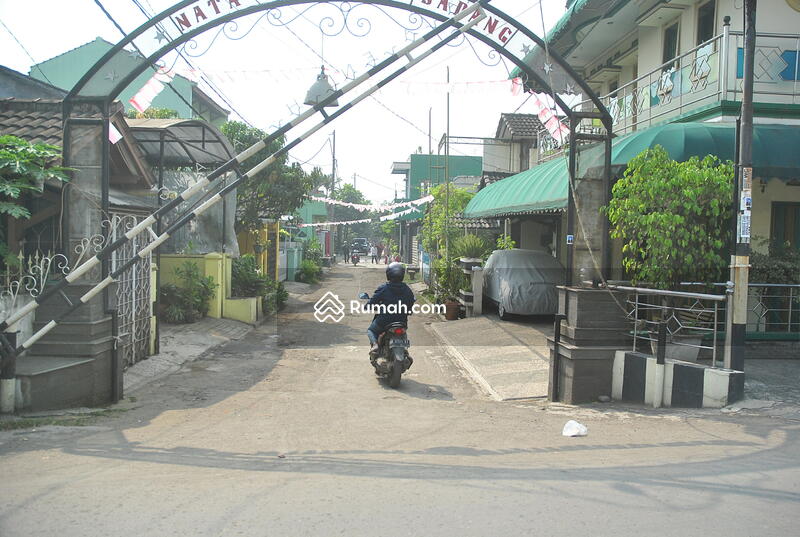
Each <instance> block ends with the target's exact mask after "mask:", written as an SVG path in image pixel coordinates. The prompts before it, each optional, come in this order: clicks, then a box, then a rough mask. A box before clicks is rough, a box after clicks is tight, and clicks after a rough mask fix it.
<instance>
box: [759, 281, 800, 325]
mask: <svg viewBox="0 0 800 537" xmlns="http://www.w3.org/2000/svg"><path fill="white" fill-rule="evenodd" d="M747 309H748V314H747V331H748V332H773V333H775V332H777V333H780V332H787V333H794V332H800V285H783V284H769V283H751V284H750V286H749V288H748V293H747Z"/></svg>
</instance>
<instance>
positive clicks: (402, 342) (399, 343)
mask: <svg viewBox="0 0 800 537" xmlns="http://www.w3.org/2000/svg"><path fill="white" fill-rule="evenodd" d="M389 346H390V347H404V348H406V349H407V348H408V347H410V346H411V343H410V342H409V341H408V340H407V339H393V340H392V341H391V342H389Z"/></svg>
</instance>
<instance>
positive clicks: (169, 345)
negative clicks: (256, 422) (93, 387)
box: [123, 317, 253, 394]
mask: <svg viewBox="0 0 800 537" xmlns="http://www.w3.org/2000/svg"><path fill="white" fill-rule="evenodd" d="M252 329H253V327H252V326H251V325H249V324H245V323H241V322H239V321H232V320H230V319H214V318H211V317H205V318H204V319H201V320H199V321H197V322H196V323H190V324H162V325H161V334H160V336H161V348H160V351H161V352H159V353H158V354H155V355H153V356H151V357H149V358H148V359H147V360H142V361H141V362H137V363H135V364H134V365H132V366H131V367H129V368H128V369H127V370H126V371H125V373H123V386H124V389H125V393H126V394H128V393H130V392H132V391H135V390H136V389H137V388H140V387H142V386H144V385H145V384H147V383H148V382H150V381H152V380H155V379H157V378H160V377H163V376H165V375H168V374H170V373H174V372H175V371H177V370H178V369H180V367H181V365H183V364H184V363H185V362H188V361H191V360H194V359H196V358H198V357H199V356H200V355H202V354H203V353H204V352H206V351H208V350H209V349H213V348H214V347H217V346H219V345H222V344H223V343H227V342H228V341H231V340H232V339H241V338H243V337H244V336H245V335H246V334H248V333H249V332H250V331H251V330H252Z"/></svg>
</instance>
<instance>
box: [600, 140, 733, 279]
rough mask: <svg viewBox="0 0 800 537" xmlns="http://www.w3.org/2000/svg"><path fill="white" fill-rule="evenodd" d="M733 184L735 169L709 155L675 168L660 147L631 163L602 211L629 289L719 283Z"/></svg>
mask: <svg viewBox="0 0 800 537" xmlns="http://www.w3.org/2000/svg"><path fill="white" fill-rule="evenodd" d="M732 185H733V165H732V164H731V163H729V162H728V163H722V162H720V161H719V159H717V158H716V157H714V156H712V155H708V156H706V157H704V158H703V159H699V158H697V157H692V158H690V159H689V160H688V161H686V162H676V161H674V160H671V159H670V158H669V155H668V153H667V152H666V150H665V149H664V148H663V147H661V146H659V145H657V146H655V147H654V148H652V149H647V150H645V151H643V152H642V153H640V154H639V155H637V156H636V157H634V158H633V159H631V160H630V162H629V163H628V168H627V170H626V171H625V176H624V177H623V178H622V179H620V180H619V181H617V182H616V184H615V185H614V188H613V198H612V199H611V201H610V203H609V205H608V207H607V208H606V209H605V211H606V212H607V214H608V219H609V221H610V222H611V237H612V238H614V239H622V254H623V256H624V257H623V260H622V264H623V267H624V268H625V270H626V273H627V274H628V276H629V277H630V279H631V281H632V282H633V283H634V285H638V284H639V283H641V282H646V283H648V284H650V285H652V286H654V287H656V288H659V289H674V288H676V287H677V285H678V284H679V283H680V282H682V281H692V282H698V281H699V282H704V283H711V282H714V281H718V280H719V278H722V277H724V273H725V270H726V267H727V265H728V256H727V254H726V253H725V251H724V249H725V244H726V242H727V241H728V238H729V235H730V233H729V228H730V214H731V198H732V195H733V186H732Z"/></svg>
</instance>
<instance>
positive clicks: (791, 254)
mask: <svg viewBox="0 0 800 537" xmlns="http://www.w3.org/2000/svg"><path fill="white" fill-rule="evenodd" d="M750 264H751V266H752V268H751V269H750V281H751V282H754V283H782V284H800V250H798V249H796V248H793V247H792V245H791V244H790V243H788V242H786V243H784V244H775V243H770V245H769V251H768V252H767V253H766V254H762V253H760V252H757V251H753V255H752V256H751V257H750Z"/></svg>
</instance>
